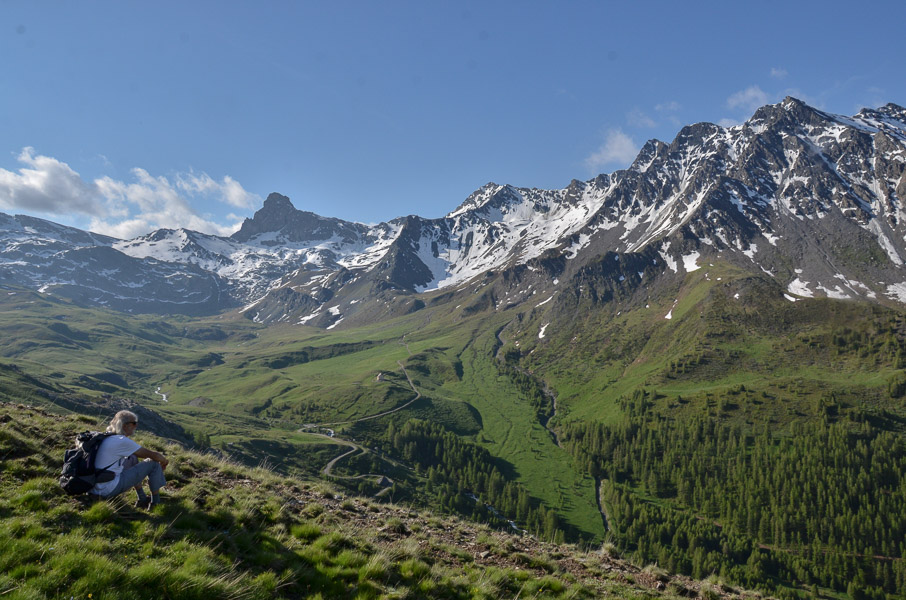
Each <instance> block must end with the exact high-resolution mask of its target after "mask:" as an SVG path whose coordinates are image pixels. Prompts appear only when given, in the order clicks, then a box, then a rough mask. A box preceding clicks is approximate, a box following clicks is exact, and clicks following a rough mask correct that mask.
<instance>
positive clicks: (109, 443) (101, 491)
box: [91, 435, 141, 496]
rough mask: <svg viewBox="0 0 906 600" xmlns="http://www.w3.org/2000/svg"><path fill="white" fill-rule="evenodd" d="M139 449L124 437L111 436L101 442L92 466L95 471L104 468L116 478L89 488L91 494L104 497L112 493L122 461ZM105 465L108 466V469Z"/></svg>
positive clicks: (118, 477)
mask: <svg viewBox="0 0 906 600" xmlns="http://www.w3.org/2000/svg"><path fill="white" fill-rule="evenodd" d="M140 448H141V446H139V445H138V444H136V443H135V442H133V441H132V440H130V439H129V438H127V437H126V436H124V435H111V436H110V437H109V438H107V439H106V440H104V441H103V442H101V447H100V448H98V453H97V455H96V456H95V459H94V466H95V468H96V469H104V468H106V469H107V470H109V471H112V472H113V473H115V474H116V477H114V478H113V481H106V482H104V483H96V484H95V485H94V487H93V488H91V493H92V494H97V495H99V496H106V495H107V494H109V493H110V492H112V491H113V489H114V488H115V487H116V484H117V483H119V480H120V473H122V472H123V461H124V460H126V457H128V456H132V455H133V454H135V452H136V450H138V449H140ZM107 465H110V466H109V467H108V466H107Z"/></svg>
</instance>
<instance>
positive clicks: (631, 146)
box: [585, 129, 639, 173]
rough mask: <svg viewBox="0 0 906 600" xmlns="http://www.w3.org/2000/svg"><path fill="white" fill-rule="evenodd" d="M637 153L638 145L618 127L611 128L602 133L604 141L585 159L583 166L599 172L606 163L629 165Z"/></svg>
mask: <svg viewBox="0 0 906 600" xmlns="http://www.w3.org/2000/svg"><path fill="white" fill-rule="evenodd" d="M638 153H639V147H638V146H637V145H636V143H635V142H634V141H633V140H632V138H631V137H629V136H628V135H626V134H625V133H623V131H622V130H620V129H611V130H610V131H608V132H607V133H606V134H605V135H604V143H603V144H602V145H601V147H600V148H598V150H597V151H596V152H594V153H593V154H592V155H591V156H589V157H588V158H586V159H585V166H586V167H588V169H589V170H590V171H592V172H594V173H600V172H601V170H602V169H603V168H604V167H605V166H607V165H613V164H616V165H619V166H624V167H625V166H629V164H631V163H632V161H633V160H635V157H636V156H637V155H638Z"/></svg>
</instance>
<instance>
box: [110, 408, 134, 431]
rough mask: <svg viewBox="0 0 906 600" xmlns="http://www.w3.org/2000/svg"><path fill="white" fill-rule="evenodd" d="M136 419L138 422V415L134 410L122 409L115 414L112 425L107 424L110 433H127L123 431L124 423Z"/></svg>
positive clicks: (111, 421)
mask: <svg viewBox="0 0 906 600" xmlns="http://www.w3.org/2000/svg"><path fill="white" fill-rule="evenodd" d="M129 421H135V422H136V423H137V422H138V416H136V414H135V413H134V412H131V411H128V410H121V411H120V412H118V413H116V414H115V415H114V416H113V419H111V420H110V425H108V426H107V432H108V433H115V434H117V435H125V433H124V432H123V424H125V423H127V422H129Z"/></svg>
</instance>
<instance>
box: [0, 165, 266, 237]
mask: <svg viewBox="0 0 906 600" xmlns="http://www.w3.org/2000/svg"><path fill="white" fill-rule="evenodd" d="M18 160H19V162H20V163H22V165H23V167H21V168H20V169H19V170H18V172H13V171H8V170H6V169H0V210H22V211H24V212H28V213H39V214H42V215H48V216H56V217H61V216H62V217H69V218H70V219H72V218H74V217H81V218H87V219H88V220H89V221H90V227H89V229H91V231H95V232H98V233H103V234H106V235H111V236H115V237H119V238H124V239H128V238H132V237H135V236H137V235H142V234H146V233H148V232H150V231H153V230H155V229H161V228H170V229H175V228H179V227H183V228H186V229H193V230H195V231H201V232H204V233H213V234H216V235H229V234H230V233H232V232H234V231H236V229H237V228H238V226H239V224H240V221H241V219H239V218H236V217H235V216H234V215H230V216H229V217H228V218H229V219H231V220H232V221H233V222H232V223H229V224H226V225H224V224H222V223H218V222H216V221H214V220H212V219H211V218H210V217H208V216H205V215H201V214H199V212H198V211H197V210H196V208H195V207H194V206H193V203H197V201H199V200H201V199H203V198H208V199H214V200H216V201H218V202H221V203H225V204H228V205H230V206H233V207H236V208H251V207H253V206H254V205H256V204H257V203H258V202H260V199H258V198H257V197H256V196H255V195H253V194H250V193H249V192H247V191H246V190H245V189H244V188H243V187H242V185H240V184H239V182H238V181H236V180H235V179H233V178H232V177H229V176H225V177H224V178H223V179H222V180H221V181H219V182H218V181H215V180H214V179H213V178H211V177H210V176H209V175H208V174H206V173H201V174H196V173H194V172H189V173H187V174H186V173H183V174H177V175H176V176H175V177H174V181H171V180H170V179H168V178H166V177H154V176H152V175H151V174H150V173H148V171H146V170H145V169H140V168H136V169H133V170H132V175H133V177H134V181H133V182H131V183H127V182H124V181H119V180H116V179H112V178H111V177H107V176H104V177H100V178H98V179H95V180H94V181H85V180H84V179H83V178H82V176H81V175H79V174H78V173H77V172H76V171H74V170H73V169H72V168H71V167H70V166H69V165H68V164H66V163H64V162H62V161H59V160H57V159H55V158H52V157H48V156H41V155H37V156H36V155H35V151H34V149H33V148H25V149H23V150H22V152H21V153H20V154H19V156H18Z"/></svg>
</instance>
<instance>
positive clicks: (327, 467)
mask: <svg viewBox="0 0 906 600" xmlns="http://www.w3.org/2000/svg"><path fill="white" fill-rule="evenodd" d="M400 343H401V344H403V345H404V346H405V347H406V351H407V352H408V353H409V356H412V351H411V350H409V344H408V343H406V341H405V338H403V340H401V341H400ZM396 364H398V365H399V366H400V369H401V370H402V372H403V375H405V376H406V381H408V382H409V387H411V388H412V391H413V392H414V393H415V397H414V398H412V400H410V401H409V402H406V403H405V404H402V405H400V406H397V407H396V408H393V409H391V410H387V411H384V412H382V413H378V414H376V415H369V416H367V417H362V418H360V419H351V420H349V421H339V422H336V423H315V424H312V425H310V426H309V427H334V426H336V425H349V424H352V423H361V422H362V421H369V420H371V419H378V418H380V417H385V416H387V415H392V414H393V413H395V412H399V411H401V410H403V409H404V408H406V407H408V406H410V405H412V403H413V402H415V401H417V400H419V399H420V398H421V397H422V393H421V392H419V391H418V388H416V387H415V383H413V381H412V377H411V376H410V375H409V372H408V371H407V370H406V367H405V365H403V361H401V360H398V361H396ZM305 430H306V427H302V428H300V429H299V431H300V432H305ZM312 435H317V436H321V437H324V438H327V439H329V440H331V441H332V442H335V443H337V444H341V445H344V446H350V447H351V448H352V449H351V450H349V451H348V452H344V453H343V454H341V455H339V456H337V457H336V458H334V459H332V460H331V461H330V462H329V463H327V464H326V465H325V466H324V468H323V469H321V474H322V475H324V476H327V477H331V476H333V477H336V476H335V475H331V473H332V472H333V468H334V466H336V464H337V463H338V462H340V461H341V460H342V459H344V458H346V457H347V456H351V455H353V454H355V453H356V452H368V450H367V449H365V448H362V446H360V445H358V444H356V443H355V442H353V441H351V440H346V439H343V438H338V437H336V436H330V435H324V434H323V433H313V434H312ZM366 477H382V475H379V474H375V473H369V474H365V475H356V476H354V477H344V479H363V478H366Z"/></svg>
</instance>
